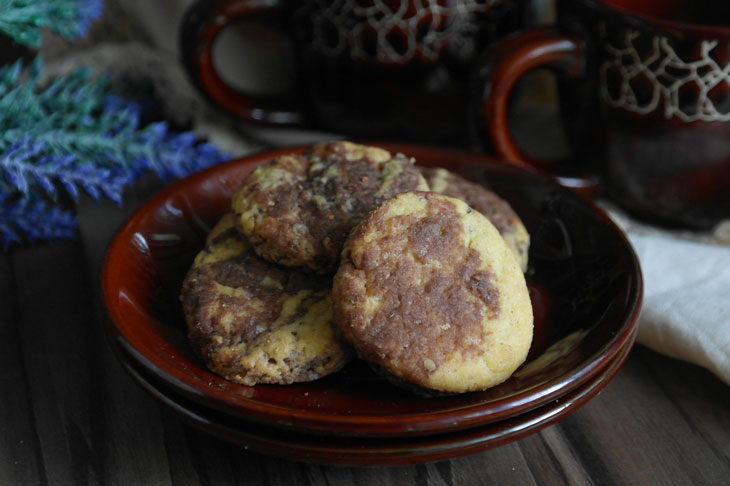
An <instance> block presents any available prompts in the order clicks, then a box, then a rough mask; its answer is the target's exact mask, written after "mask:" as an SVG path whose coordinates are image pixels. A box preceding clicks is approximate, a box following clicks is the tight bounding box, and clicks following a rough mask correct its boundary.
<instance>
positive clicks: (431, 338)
mask: <svg viewBox="0 0 730 486" xmlns="http://www.w3.org/2000/svg"><path fill="white" fill-rule="evenodd" d="M333 302H334V309H335V320H336V322H337V325H338V326H339V327H340V329H341V330H342V333H343V336H344V337H345V339H347V340H348V341H349V342H350V343H351V344H352V345H353V347H354V348H355V350H356V351H357V353H358V355H359V356H360V357H362V358H363V359H365V360H366V361H368V362H370V363H371V364H372V365H373V368H374V369H375V370H378V371H380V372H383V373H384V374H385V375H386V376H388V377H390V378H392V379H393V380H394V381H395V382H396V383H399V382H405V383H408V384H410V385H413V386H416V387H419V388H422V389H426V390H433V391H436V392H446V393H459V392H467V391H475V390H483V389H486V388H489V387H491V386H494V385H497V384H499V383H501V382H503V381H504V380H506V379H507V378H509V376H510V375H511V374H512V373H513V372H514V371H515V370H516V369H517V367H519V366H520V365H521V364H522V363H523V362H524V360H525V358H526V357H527V352H528V351H529V348H530V344H531V341H532V327H533V315H532V305H531V302H530V297H529V294H528V290H527V286H526V283H525V278H524V276H523V273H522V271H521V269H520V267H519V265H518V263H517V261H516V259H515V258H514V257H513V256H512V253H511V251H510V249H509V248H508V247H507V245H506V243H505V242H504V239H503V238H502V237H501V236H500V235H499V232H498V231H497V229H496V228H495V227H494V225H493V224H492V223H490V222H489V220H487V219H486V218H485V217H484V216H483V215H482V214H481V213H479V212H478V211H475V210H473V209H471V208H470V207H469V206H468V205H467V204H466V203H465V202H463V201H461V200H459V199H455V198H451V197H448V196H444V195H441V194H438V193H434V192H407V193H403V194H399V195H397V196H395V197H394V198H392V199H390V200H388V201H386V202H385V203H383V204H382V205H381V206H380V207H379V208H377V209H376V210H375V211H373V212H372V213H370V214H369V215H368V216H367V217H366V218H365V219H364V220H363V221H362V222H361V223H360V225H359V226H358V227H357V228H355V229H354V230H353V231H352V233H351V235H350V236H349V238H348V239H347V242H346V243H345V246H344V249H343V252H342V264H341V266H340V268H339V270H338V272H337V274H336V275H335V279H334V285H333Z"/></svg>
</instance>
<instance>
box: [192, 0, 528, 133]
mask: <svg viewBox="0 0 730 486" xmlns="http://www.w3.org/2000/svg"><path fill="white" fill-rule="evenodd" d="M526 4H527V1H526V0H449V1H436V0H410V1H409V0H336V1H327V0H299V1H286V0H267V1H256V0H217V1H210V0H200V1H198V2H196V3H195V4H194V5H193V6H192V7H191V8H190V9H189V10H188V11H187V12H186V15H185V17H184V20H183V23H182V27H181V31H180V41H181V51H182V56H183V62H184V65H185V67H186V69H187V71H188V73H189V75H190V77H191V79H192V80H193V81H194V83H195V84H196V85H197V86H198V87H199V88H200V89H201V90H202V91H203V92H204V93H205V94H206V95H207V96H208V97H209V98H210V99H211V100H212V101H213V102H214V103H216V104H218V105H219V106H221V107H223V108H224V109H226V110H228V111H230V112H233V113H235V114H236V115H239V116H241V117H243V118H245V119H247V120H250V121H259V122H267V123H270V124H282V125H286V124H303V125H305V126H307V127H311V128H320V129H327V130H332V131H336V132H338V133H343V134H347V135H355V136H359V137H364V138H381V139H382V138H387V139H404V140H414V141H428V142H432V143H446V144H459V143H461V144H464V143H466V142H467V141H468V134H467V126H468V123H469V122H468V113H467V104H468V99H467V97H468V88H467V85H468V83H469V75H470V72H471V67H472V64H473V61H474V60H475V59H476V58H477V57H478V56H479V55H480V54H481V53H482V52H483V51H484V50H485V49H486V48H487V46H489V45H490V44H491V43H493V42H494V41H495V40H497V39H499V38H501V37H503V36H505V35H506V34H507V33H510V32H513V31H515V30H517V29H518V28H520V27H521V26H523V25H524V20H525V16H526V7H525V5H526ZM235 21H242V22H248V23H254V24H265V25H266V26H268V27H269V28H271V29H274V30H277V31H279V32H281V33H283V34H284V35H285V36H286V37H288V38H289V39H290V40H291V41H292V42H291V45H292V46H293V51H294V56H295V59H296V63H295V64H296V66H297V74H296V76H295V77H296V80H295V83H294V84H295V91H294V92H293V93H289V94H288V96H285V97H278V98H271V97H269V98H263V97H255V96H252V95H251V94H246V93H242V92H240V91H237V90H236V89H234V88H232V87H231V86H230V84H229V83H226V82H225V81H224V80H223V78H222V77H221V76H220V74H219V73H218V72H217V71H216V67H215V66H214V63H213V54H212V51H213V45H214V43H215V41H216V37H217V36H218V35H219V34H220V33H221V32H222V31H223V30H224V29H225V28H226V27H227V26H229V25H230V24H231V23H232V22H235Z"/></svg>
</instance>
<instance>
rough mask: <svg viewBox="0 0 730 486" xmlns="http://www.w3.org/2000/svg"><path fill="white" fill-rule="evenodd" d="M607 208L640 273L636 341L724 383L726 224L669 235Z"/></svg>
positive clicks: (729, 231) (728, 314)
mask: <svg viewBox="0 0 730 486" xmlns="http://www.w3.org/2000/svg"><path fill="white" fill-rule="evenodd" d="M608 212H609V214H610V215H611V216H612V217H613V219H614V221H616V222H617V223H618V224H619V226H621V227H622V228H623V229H624V230H625V231H626V233H627V235H628V237H629V240H630V241H631V244H632V245H633V247H634V250H635V251H636V253H637V255H638V257H639V262H640V264H641V269H642V272H643V276H644V305H643V308H642V311H641V316H640V318H639V333H638V335H637V338H636V340H637V342H639V343H641V344H643V345H645V346H647V347H649V348H651V349H653V350H655V351H657V352H660V353H663V354H666V355H668V356H671V357H673V358H678V359H682V360H685V361H689V362H691V363H695V364H697V365H700V366H702V367H704V368H707V369H708V370H710V371H712V372H713V373H714V374H715V375H717V376H718V377H719V378H720V379H721V380H723V381H724V382H726V383H728V384H730V225H728V223H725V224H724V225H721V226H718V229H717V230H716V231H715V232H714V233H712V234H707V235H696V234H692V233H686V232H685V233H671V232H667V231H661V230H658V229H656V228H652V227H650V226H645V225H641V224H638V223H636V222H634V221H631V220H629V219H628V218H626V216H624V215H623V214H621V213H620V212H618V211H616V210H615V209H613V208H611V209H609V211H608Z"/></svg>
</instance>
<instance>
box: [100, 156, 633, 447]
mask: <svg viewBox="0 0 730 486" xmlns="http://www.w3.org/2000/svg"><path fill="white" fill-rule="evenodd" d="M368 143H371V144H373V145H378V146H381V147H384V148H386V149H389V150H391V151H394V152H395V151H400V152H404V153H408V152H411V153H414V152H423V151H428V152H430V153H432V154H440V155H444V156H447V157H468V158H469V160H473V161H474V162H478V161H482V162H485V163H487V164H488V165H491V166H493V167H501V168H502V169H505V170H508V171H514V172H515V173H520V174H521V176H525V175H526V176H528V177H532V178H535V179H536V180H540V181H543V182H544V181H546V178H545V177H543V176H540V175H539V174H536V173H534V172H530V171H526V170H523V169H518V168H515V167H513V166H509V165H508V164H506V163H504V162H502V161H500V160H498V159H496V158H494V157H490V156H488V155H485V154H479V153H472V152H465V151H454V150H447V149H437V148H432V147H426V146H421V145H412V144H403V143H395V142H368ZM308 147H310V145H306V146H295V147H284V148H279V149H274V150H266V151H262V152H258V153H256V154H251V155H248V156H246V157H242V158H238V159H235V160H232V161H229V162H225V163H223V164H219V165H216V166H213V167H211V168H208V169H206V170H204V171H201V172H198V173H195V174H193V175H191V176H188V177H186V178H184V179H181V180H179V181H176V182H175V183H173V184H171V185H170V186H168V187H166V188H164V189H162V190H161V191H159V192H158V193H157V194H155V195H154V196H152V197H151V198H150V199H148V200H147V201H146V202H145V203H143V204H142V205H141V206H140V207H139V208H138V209H137V210H136V211H135V212H134V213H133V214H132V215H131V216H130V217H129V218H128V219H127V221H126V222H125V223H124V224H123V225H122V226H121V228H120V229H119V230H118V232H117V233H116V235H115V237H114V239H113V240H112V242H111V244H110V245H109V247H108V250H107V254H106V258H105V261H104V266H103V268H102V274H101V280H102V296H103V301H104V304H105V308H106V311H107V315H108V319H107V320H106V322H107V324H108V325H105V326H104V327H105V329H106V330H107V331H108V333H107V337H108V338H109V339H110V340H113V341H115V342H116V343H118V344H120V345H121V346H122V347H123V348H124V349H125V350H127V351H128V352H129V354H130V355H131V356H133V357H135V359H136V360H137V361H138V363H139V364H141V365H142V366H144V367H145V368H146V369H148V370H149V371H150V372H151V373H153V374H154V375H155V376H159V377H160V378H162V379H163V380H164V381H166V382H167V383H168V384H169V385H170V386H173V387H174V388H176V389H178V390H179V391H180V392H182V393H184V394H185V395H187V396H189V397H190V398H192V399H193V400H196V401H198V402H200V403H205V404H212V405H213V406H214V407H216V408H218V409H220V410H225V411H228V412H231V411H232V412H236V413H239V414H241V415H242V416H245V417H248V418H253V419H254V420H258V421H260V422H261V423H272V422H273V423H275V424H276V425H277V426H281V427H294V428H300V429H307V430H316V431H320V432H324V433H332V434H335V435H343V434H350V435H353V436H388V435H393V436H395V435H398V434H402V433H403V432H404V430H403V429H404V428H405V426H404V425H403V424H402V423H401V422H402V421H408V422H407V423H409V424H411V423H416V424H417V429H418V430H414V431H412V432H411V433H412V434H413V435H419V434H420V435H425V434H429V433H433V432H434V431H453V430H461V429H465V428H470V427H473V426H476V425H483V424H487V423H489V422H494V421H498V420H501V419H504V418H505V417H506V416H511V415H515V414H517V413H524V412H526V411H528V410H530V409H534V408H536V407H539V406H541V405H543V404H545V403H547V402H549V401H551V400H553V399H555V398H556V397H558V396H560V395H561V394H565V393H568V392H570V391H571V390H573V389H575V388H576V387H578V386H581V385H583V384H584V383H586V382H587V381H588V380H589V379H590V378H591V376H592V375H593V374H595V373H597V372H598V371H599V370H600V369H601V366H602V365H603V364H605V362H606V361H607V360H610V359H611V358H612V357H613V356H614V355H616V353H618V352H619V351H620V349H621V348H622V346H623V345H624V344H625V343H626V341H627V340H628V339H629V338H630V335H631V332H632V330H634V329H635V328H636V327H637V323H638V317H639V311H640V307H641V302H642V299H643V281H642V275H641V268H640V266H639V263H638V259H637V257H636V254H635V252H634V250H633V247H632V246H631V243H630V242H629V241H628V238H627V237H626V235H625V234H624V233H623V232H622V231H621V230H620V229H619V228H618V226H617V225H616V224H615V223H614V222H613V221H612V220H611V219H610V218H609V217H608V216H607V215H606V213H605V212H604V211H603V210H602V209H601V208H599V207H598V206H597V205H595V204H594V203H592V202H591V201H586V200H584V199H582V198H579V197H578V196H575V195H574V194H572V193H570V192H569V191H568V190H567V189H565V188H562V187H560V186H559V185H557V184H556V183H554V182H553V181H548V182H549V183H551V184H554V185H555V188H556V189H558V190H559V191H562V192H565V193H570V196H569V197H572V198H574V199H576V200H578V201H580V203H581V204H586V205H587V206H588V207H589V208H591V209H592V210H593V212H594V213H596V215H597V216H598V217H599V218H600V219H602V220H603V222H604V223H607V224H608V226H609V227H611V229H612V230H613V232H614V233H615V234H616V235H617V236H618V237H619V239H620V240H622V242H623V243H624V249H625V250H627V251H628V256H629V260H630V262H631V266H632V268H633V270H634V273H633V275H632V277H634V278H633V281H634V282H635V284H636V288H635V289H631V291H630V292H629V295H630V298H629V302H627V304H626V308H627V310H628V312H627V318H626V319H625V322H624V325H623V329H622V332H621V333H619V334H617V335H615V336H613V339H612V340H611V341H609V342H608V344H607V346H605V347H604V348H603V349H602V351H601V352H598V353H595V355H592V356H590V357H588V358H586V360H585V361H584V365H583V366H582V367H580V368H579V369H578V370H577V371H576V372H575V373H570V374H564V375H561V377H558V378H555V379H553V380H550V381H548V382H546V383H542V384H539V385H536V386H533V387H531V388H530V389H528V390H526V391H525V392H522V393H519V394H512V395H509V396H507V397H502V398H499V399H496V400H492V401H490V402H488V403H489V405H488V408H489V410H485V409H484V407H485V404H484V403H477V404H469V405H466V406H464V407H457V408H449V409H448V410H441V411H427V412H408V413H404V414H393V415H377V414H372V415H362V414H361V415H346V414H342V415H333V414H331V413H318V412H316V411H312V410H302V409H296V408H294V407H282V406H276V405H271V404H267V403H262V402H259V401H257V400H253V399H249V398H247V397H245V396H240V395H238V396H236V397H235V399H236V400H235V401H234V402H231V397H230V396H229V395H228V394H226V393H223V392H221V391H220V390H219V389H218V388H217V387H216V386H212V385H211V383H210V382H205V380H198V379H197V378H196V377H192V378H193V379H192V381H190V382H185V381H182V380H180V379H178V377H177V376H176V375H175V373H174V371H178V372H179V369H178V368H177V367H175V366H173V364H172V363H171V362H170V361H169V360H168V359H164V357H162V356H161V355H160V354H159V351H158V350H155V349H151V348H147V349H149V350H150V351H152V357H153V358H156V359H150V357H148V356H147V355H146V354H145V353H144V352H142V351H141V350H140V349H138V348H137V346H135V344H134V343H133V342H132V341H130V340H129V339H128V337H127V336H128V335H125V334H124V333H123V332H122V329H123V328H122V329H120V327H119V325H120V319H122V316H120V312H119V310H118V308H117V307H116V305H115V301H116V300H117V298H118V295H115V294H114V290H113V288H110V285H109V277H110V274H111V272H112V269H111V260H112V259H111V256H113V255H115V254H116V253H119V252H121V251H123V248H122V247H123V245H124V244H125V242H126V241H128V240H123V238H122V237H123V236H124V235H127V234H132V233H133V231H132V230H133V228H134V227H135V226H136V225H137V224H139V222H140V220H141V219H143V218H144V217H145V215H146V214H147V211H148V210H149V208H152V207H158V206H159V205H160V204H161V203H162V202H164V201H167V200H169V199H170V198H171V197H173V196H174V195H175V194H178V193H185V191H184V190H183V189H184V188H185V187H188V186H191V187H192V186H198V185H199V184H200V183H201V182H202V181H206V180H208V179H209V178H210V177H214V176H216V175H223V174H224V173H225V172H227V171H230V170H231V169H232V168H233V170H236V169H235V168H237V169H238V170H241V171H250V170H252V169H253V168H254V167H255V166H256V165H258V164H260V163H263V162H265V161H267V160H270V159H271V158H273V157H276V156H278V155H282V154H286V153H291V152H296V151H302V150H305V149H306V148H308ZM135 342H139V339H137V340H135ZM160 358H162V360H160ZM203 371H205V372H207V373H208V374H209V375H210V376H211V377H212V379H213V381H214V382H215V381H221V380H222V381H225V380H224V379H223V378H220V377H218V376H217V375H214V374H213V373H212V372H210V371H208V370H205V369H204V370H203ZM184 376H191V375H184ZM226 383H229V382H226ZM194 384H195V385H198V386H197V387H196V386H194ZM201 386H202V388H199V387H201ZM238 386H243V385H238ZM535 394H537V395H538V398H537V399H535V397H534V396H535ZM455 415H458V416H457V417H456V418H455ZM394 419H398V420H394ZM394 421H395V423H394ZM408 428H414V426H413V425H412V424H411V425H410V426H408Z"/></svg>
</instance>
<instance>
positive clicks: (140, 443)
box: [14, 242, 169, 484]
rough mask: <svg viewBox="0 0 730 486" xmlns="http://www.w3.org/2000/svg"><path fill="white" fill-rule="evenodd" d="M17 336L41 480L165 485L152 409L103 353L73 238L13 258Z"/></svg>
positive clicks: (157, 424) (156, 419) (159, 435)
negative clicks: (40, 459) (43, 472)
mask: <svg viewBox="0 0 730 486" xmlns="http://www.w3.org/2000/svg"><path fill="white" fill-rule="evenodd" d="M14 264H15V265H14V267H15V268H14V272H15V274H16V278H17V283H18V295H17V299H18V305H19V308H20V309H21V312H20V315H19V316H18V322H19V326H20V329H21V331H20V339H21V341H22V342H24V343H27V345H26V346H24V349H23V353H24V356H23V359H24V363H25V366H26V369H27V370H28V372H27V373H28V380H29V386H30V395H31V398H32V404H33V413H34V414H35V416H36V424H37V427H38V429H37V432H38V436H39V438H40V448H41V451H42V456H43V460H44V462H45V465H46V470H47V477H48V479H49V484H88V483H99V482H104V481H105V480H107V479H111V478H114V480H115V481H121V482H123V483H125V484H141V483H143V482H146V481H154V482H155V484H161V483H163V482H165V481H169V475H168V473H167V470H166V469H164V468H162V469H161V468H159V463H162V464H165V455H164V449H163V448H162V433H161V425H160V421H159V411H158V410H157V408H156V407H155V406H154V405H153V402H152V400H151V399H150V398H148V397H146V396H144V395H143V394H142V392H141V391H140V390H139V389H138V388H137V387H136V386H134V385H133V383H131V380H130V379H129V378H127V377H126V375H124V373H123V371H122V370H121V369H120V368H119V365H118V364H117V363H116V361H115V360H114V359H113V357H112V356H111V351H110V350H109V348H108V346H107V345H106V342H105V341H104V337H103V335H102V333H101V329H100V327H99V325H98V316H97V314H96V312H95V310H94V307H93V305H92V304H93V301H92V297H91V295H92V292H91V290H90V286H89V283H88V281H87V276H86V269H85V267H84V256H83V253H82V249H81V246H80V243H78V242H59V243H54V244H51V245H45V246H39V247H32V248H28V249H26V250H24V251H23V252H21V253H20V254H18V255H16V258H15V262H14Z"/></svg>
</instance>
